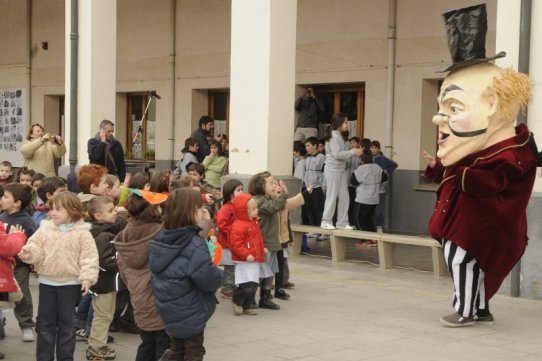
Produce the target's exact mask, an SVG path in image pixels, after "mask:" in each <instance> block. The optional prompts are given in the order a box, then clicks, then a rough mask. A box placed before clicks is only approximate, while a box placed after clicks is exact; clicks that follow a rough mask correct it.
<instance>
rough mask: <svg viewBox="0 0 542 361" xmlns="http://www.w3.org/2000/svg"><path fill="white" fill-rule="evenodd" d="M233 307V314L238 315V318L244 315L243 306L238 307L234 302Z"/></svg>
mask: <svg viewBox="0 0 542 361" xmlns="http://www.w3.org/2000/svg"><path fill="white" fill-rule="evenodd" d="M231 304H232V307H233V313H234V314H235V315H236V316H240V315H242V314H243V306H239V305H236V304H235V302H232V303H231Z"/></svg>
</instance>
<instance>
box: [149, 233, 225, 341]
mask: <svg viewBox="0 0 542 361" xmlns="http://www.w3.org/2000/svg"><path fill="white" fill-rule="evenodd" d="M199 231H200V229H199V227H194V226H186V227H181V228H176V229H164V230H162V231H160V233H159V234H158V235H156V236H155V237H154V239H153V240H152V241H151V243H150V254H149V262H150V269H151V271H152V282H151V285H152V290H153V293H154V296H155V298H156V307H157V308H158V312H159V313H160V316H161V317H162V320H163V321H164V324H165V326H166V332H167V333H168V335H169V336H170V337H173V338H187V337H190V336H194V335H197V334H200V333H202V332H203V330H204V329H205V325H206V323H207V321H208V320H209V318H211V316H212V314H213V313H214V312H215V308H216V304H217V300H216V297H215V291H216V290H217V289H218V288H219V287H220V286H221V285H222V282H223V279H224V272H223V271H222V270H221V269H219V268H217V267H216V266H215V265H214V264H213V262H212V260H211V255H210V254H209V248H208V247H207V243H206V242H205V240H204V239H203V238H201V237H200V236H199V235H198V232H199Z"/></svg>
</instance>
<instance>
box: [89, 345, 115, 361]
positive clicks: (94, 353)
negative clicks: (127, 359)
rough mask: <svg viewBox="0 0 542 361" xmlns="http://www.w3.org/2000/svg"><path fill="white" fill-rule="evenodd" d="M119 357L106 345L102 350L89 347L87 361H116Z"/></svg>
mask: <svg viewBox="0 0 542 361" xmlns="http://www.w3.org/2000/svg"><path fill="white" fill-rule="evenodd" d="M116 356H117V354H116V352H115V350H113V349H112V348H109V346H107V345H105V346H102V347H100V348H98V347H93V346H89V347H88V348H87V360H93V361H99V360H114V359H115V357H116Z"/></svg>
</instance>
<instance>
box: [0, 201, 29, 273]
mask: <svg viewBox="0 0 542 361" xmlns="http://www.w3.org/2000/svg"><path fill="white" fill-rule="evenodd" d="M0 222H2V223H4V224H5V227H6V231H8V232H9V231H10V229H11V227H12V226H15V225H17V224H19V225H20V226H21V227H23V231H24V234H25V236H26V238H27V239H28V238H30V237H32V235H33V234H34V233H35V232H36V226H35V224H34V221H33V220H32V217H30V215H29V214H28V212H27V211H25V210H22V211H19V212H15V213H12V214H9V213H8V212H3V213H2V214H0ZM8 226H9V227H8ZM15 261H16V265H15V267H22V266H24V265H25V263H24V262H22V261H21V260H20V259H19V257H15Z"/></svg>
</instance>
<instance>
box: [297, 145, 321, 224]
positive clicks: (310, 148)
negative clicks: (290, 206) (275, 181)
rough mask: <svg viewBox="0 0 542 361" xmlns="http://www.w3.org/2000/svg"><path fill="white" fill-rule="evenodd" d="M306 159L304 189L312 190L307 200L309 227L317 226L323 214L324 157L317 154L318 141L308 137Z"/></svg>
mask: <svg viewBox="0 0 542 361" xmlns="http://www.w3.org/2000/svg"><path fill="white" fill-rule="evenodd" d="M305 148H306V149H307V158H305V178H304V179H303V181H304V183H305V187H307V188H312V193H311V196H310V197H309V198H308V199H307V202H306V203H305V206H306V207H307V216H308V218H309V224H310V225H311V226H319V225H320V223H321V222H322V213H323V212H324V203H325V201H326V196H325V195H324V191H323V187H324V165H325V162H326V157H325V156H324V155H323V154H321V153H318V139H316V138H315V137H309V138H307V139H306V140H305Z"/></svg>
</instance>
